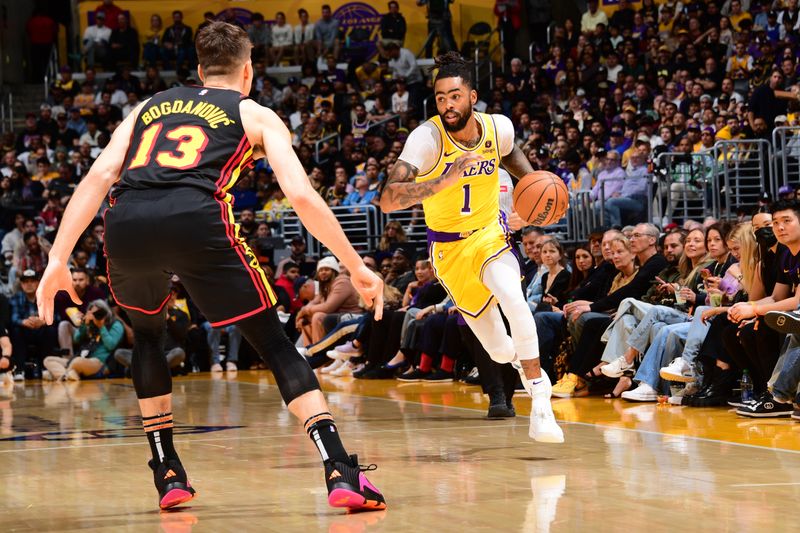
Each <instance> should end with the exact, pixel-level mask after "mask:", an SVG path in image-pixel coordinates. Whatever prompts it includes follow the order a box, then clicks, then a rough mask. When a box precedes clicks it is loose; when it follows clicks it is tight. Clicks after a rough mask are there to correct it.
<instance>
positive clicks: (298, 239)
mask: <svg viewBox="0 0 800 533" xmlns="http://www.w3.org/2000/svg"><path fill="white" fill-rule="evenodd" d="M289 242H290V243H291V244H301V243H302V244H305V242H306V240H305V239H304V238H302V237H301V236H300V235H295V236H294V237H292V240H291V241H289Z"/></svg>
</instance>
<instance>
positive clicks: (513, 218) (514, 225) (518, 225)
mask: <svg viewBox="0 0 800 533" xmlns="http://www.w3.org/2000/svg"><path fill="white" fill-rule="evenodd" d="M527 225H528V223H527V222H525V221H524V220H522V217H521V216H519V215H518V214H517V212H516V211H512V212H511V214H510V215H508V227H509V228H511V231H519V230H521V229H522V228H524V227H525V226H527Z"/></svg>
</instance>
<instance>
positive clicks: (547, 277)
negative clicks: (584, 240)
mask: <svg viewBox="0 0 800 533" xmlns="http://www.w3.org/2000/svg"><path fill="white" fill-rule="evenodd" d="M541 246H542V249H541V258H542V264H543V265H544V266H545V267H547V271H546V272H545V273H544V274H542V301H541V303H540V304H539V305H540V306H544V307H545V308H546V310H548V311H549V310H551V309H552V307H553V306H557V307H560V306H563V305H564V304H565V303H566V296H567V289H568V288H569V283H570V279H571V276H570V273H569V271H568V270H567V268H566V267H567V256H566V254H565V252H564V248H563V247H562V246H561V243H560V242H558V240H557V239H555V238H552V237H550V238H547V239H546V240H544V241H543V242H542V245H541ZM584 252H585V251H584ZM589 257H590V258H591V255H590V256H589Z"/></svg>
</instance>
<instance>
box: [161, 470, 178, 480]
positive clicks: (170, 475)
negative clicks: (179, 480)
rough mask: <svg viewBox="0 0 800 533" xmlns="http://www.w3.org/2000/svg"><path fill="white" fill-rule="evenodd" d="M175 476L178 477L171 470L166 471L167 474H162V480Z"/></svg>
mask: <svg viewBox="0 0 800 533" xmlns="http://www.w3.org/2000/svg"><path fill="white" fill-rule="evenodd" d="M177 475H178V474H176V473H175V472H174V471H173V470H172V469H171V468H170V469H169V470H167V473H166V474H164V479H169V478H171V477H175V476H177Z"/></svg>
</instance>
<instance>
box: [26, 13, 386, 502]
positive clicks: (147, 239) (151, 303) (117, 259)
mask: <svg viewBox="0 0 800 533" xmlns="http://www.w3.org/2000/svg"><path fill="white" fill-rule="evenodd" d="M196 47H197V55H198V60H199V67H198V74H199V75H200V79H201V80H203V83H204V86H203V87H177V88H174V89H169V90H167V91H164V92H161V93H159V94H157V95H155V96H153V97H152V98H151V99H149V100H148V101H146V102H143V103H142V104H140V105H139V106H137V107H136V109H135V110H134V111H133V112H132V113H131V114H130V115H129V116H128V117H127V118H126V119H125V120H124V121H123V122H122V124H121V125H120V126H119V127H118V128H117V129H116V131H115V132H114V135H113V136H112V138H111V142H110V143H109V144H108V146H107V147H106V149H105V150H104V151H103V152H102V154H101V155H100V156H99V157H98V158H97V161H95V163H94V165H92V168H91V170H90V171H89V173H88V175H87V176H86V178H84V180H83V181H82V182H81V183H80V186H79V187H78V189H77V190H76V192H75V194H74V195H73V197H72V200H71V201H70V203H69V205H68V206H67V210H66V213H65V214H64V219H63V221H62V224H61V229H60V231H59V233H58V237H57V238H56V241H55V243H54V244H53V248H52V250H51V251H50V262H49V264H48V266H47V269H46V271H45V273H44V276H43V278H42V281H41V284H40V285H39V290H38V292H37V298H38V305H39V316H40V317H41V318H43V319H44V320H46V321H47V323H48V324H50V323H52V321H53V297H54V296H55V294H56V293H57V292H58V291H59V290H65V291H67V292H68V293H69V295H70V297H71V298H72V300H74V301H75V302H79V301H80V299H79V298H78V295H77V294H75V292H74V290H73V289H72V283H71V276H70V272H69V270H68V268H67V259H68V258H69V255H70V252H71V251H72V249H73V248H74V246H75V243H76V241H77V239H78V237H79V236H80V234H81V233H82V232H83V231H84V229H85V228H86V226H87V225H88V224H89V222H90V221H91V220H92V219H93V218H94V216H95V213H97V210H98V209H99V208H100V204H101V202H102V201H103V199H104V198H105V197H106V195H107V194H108V192H109V190H110V189H111V187H112V186H113V185H115V184H116V187H115V189H114V192H113V194H112V202H111V205H112V207H111V208H109V209H108V210H107V211H106V212H105V213H104V219H105V245H106V253H107V255H108V274H109V285H110V287H111V290H112V294H113V297H114V299H115V300H116V301H117V303H118V304H119V305H120V306H122V307H124V308H125V309H126V310H127V312H128V315H129V316H130V318H131V322H132V323H133V330H134V340H135V342H134V351H133V361H132V364H131V374H132V376H133V384H134V387H135V389H136V394H137V397H138V399H139V406H140V408H141V411H142V419H143V423H144V429H145V433H146V435H147V439H148V441H149V444H150V448H151V452H152V455H153V459H152V460H151V461H150V463H149V464H150V467H151V468H152V470H153V473H154V479H155V484H156V488H157V489H158V493H159V505H160V507H161V508H162V509H166V508H170V507H174V506H176V505H179V504H181V503H184V502H186V501H188V500H190V499H191V498H192V497H193V495H194V489H193V488H192V487H191V485H190V484H189V481H188V478H187V475H186V472H185V471H184V468H183V466H182V465H181V462H180V459H179V458H178V454H177V452H176V451H175V448H174V446H173V443H172V428H173V423H172V381H171V378H170V371H169V368H168V367H167V363H166V360H165V359H164V349H163V344H164V334H165V324H166V317H165V310H164V306H165V304H166V302H167V300H168V299H169V288H170V273H175V274H177V275H178V276H179V277H180V279H181V282H182V283H183V285H184V286H185V287H186V289H187V290H188V291H189V294H190V295H191V297H192V298H193V299H194V300H195V302H196V303H197V305H198V306H199V307H200V309H201V311H202V312H203V314H204V315H205V316H206V317H208V319H209V321H210V322H211V323H212V325H214V326H224V325H227V324H232V323H235V324H236V325H237V326H239V328H240V329H241V330H242V333H243V334H244V336H245V337H246V338H247V340H248V341H250V343H251V344H252V345H253V346H254V347H255V348H256V349H257V350H258V352H259V354H260V355H261V357H263V358H264V359H265V360H266V361H267V362H268V363H269V366H270V368H271V369H272V371H273V372H274V374H275V378H276V380H277V383H278V387H279V388H280V392H281V396H282V397H283V399H284V401H285V402H286V404H287V405H288V407H289V411H291V412H292V414H294V415H295V416H297V417H298V418H299V419H300V420H304V421H305V429H306V431H307V432H308V434H309V436H310V437H311V439H312V440H313V442H314V444H315V445H316V446H317V448H318V450H319V453H320V455H321V456H322V460H323V465H324V469H325V479H326V483H327V486H328V502H329V503H330V505H332V506H334V507H345V508H348V509H350V510H353V509H383V508H385V507H386V503H385V500H384V498H383V495H382V494H381V493H380V491H379V490H378V489H377V488H375V487H374V486H373V485H372V484H371V483H370V482H369V481H368V480H367V478H366V477H365V476H364V473H363V472H364V471H365V470H366V468H364V467H359V465H358V460H357V458H356V456H355V455H348V454H347V452H346V451H345V449H344V446H343V445H342V442H341V440H340V439H339V434H338V432H337V430H336V425H335V424H334V421H333V416H332V415H331V414H330V413H329V412H328V405H327V403H326V401H325V398H324V397H323V395H322V392H321V391H320V389H319V383H318V382H317V379H316V377H315V375H314V373H313V371H312V370H311V368H310V367H309V366H308V363H307V362H306V360H305V358H304V357H302V356H301V355H300V354H299V353H298V352H297V350H295V348H294V346H293V345H292V343H291V342H290V341H289V339H288V338H287V337H286V335H285V334H284V333H283V328H282V325H281V323H280V321H279V320H278V317H277V313H276V311H275V309H274V308H273V305H274V304H275V301H276V298H275V293H274V292H273V290H272V288H271V287H270V285H269V283H268V282H267V279H266V276H265V274H264V272H263V270H262V269H261V267H260V265H259V263H258V260H257V259H256V257H255V255H254V254H253V252H252V251H251V250H250V248H249V247H248V246H247V245H246V244H245V241H244V239H242V238H241V236H240V235H239V228H238V225H237V224H236V223H235V222H234V218H233V208H232V198H231V195H230V194H229V193H228V191H229V190H230V189H231V187H233V186H234V184H235V183H236V180H237V179H238V178H239V176H240V173H241V172H242V171H243V169H245V168H246V167H248V166H249V165H250V164H252V162H253V161H254V160H256V159H260V158H262V157H267V159H268V160H269V163H270V165H271V166H272V168H273V170H274V171H275V175H276V176H277V177H278V182H279V183H280V185H281V188H282V189H283V190H284V191H285V193H286V196H287V198H288V199H289V201H290V202H291V203H292V206H293V207H294V209H295V210H296V211H297V213H298V215H299V216H300V219H301V220H302V221H303V224H304V225H305V227H306V228H307V229H308V230H309V231H310V232H311V233H312V234H313V235H315V236H316V237H317V238H318V239H319V240H320V241H322V242H323V243H324V244H325V245H326V246H327V247H328V248H329V249H330V250H331V251H332V252H333V253H334V254H336V256H337V257H338V258H339V259H340V260H341V262H342V263H343V264H344V265H345V266H346V267H347V269H348V270H349V271H350V275H351V280H352V282H353V285H354V286H355V288H356V290H357V291H358V292H359V294H360V295H361V296H362V298H363V299H364V301H365V302H366V303H367V304H368V305H372V304H373V303H374V305H375V310H376V318H378V319H379V318H380V313H381V310H382V309H383V302H382V285H383V284H382V282H381V280H380V278H378V277H377V276H376V275H375V274H373V273H372V272H371V271H370V270H369V269H368V268H367V267H366V266H365V265H364V263H363V261H362V260H361V258H360V257H359V255H358V254H357V253H356V251H355V250H354V249H353V248H352V246H351V245H350V243H349V242H348V241H347V238H346V237H345V235H344V233H343V232H342V229H341V226H339V224H338V222H337V220H336V218H335V217H334V216H333V214H332V213H331V211H330V209H328V207H327V206H326V205H325V202H324V201H323V200H322V198H321V197H320V196H319V195H318V194H317V193H316V192H315V191H314V189H313V188H312V187H311V184H310V182H309V181H308V178H307V177H306V173H305V171H304V170H303V167H302V166H301V164H300V162H299V161H298V159H297V158H296V157H295V155H294V151H293V149H292V144H291V137H290V134H289V131H288V130H287V129H286V127H285V126H284V124H283V122H282V121H281V119H280V118H278V116H277V115H275V113H273V112H272V111H270V110H269V109H267V108H264V107H261V106H260V105H258V104H256V103H255V102H253V101H252V100H250V99H248V98H246V97H245V96H243V95H246V94H249V93H250V88H251V84H252V81H253V67H252V64H251V62H250V49H251V44H250V41H249V40H248V37H247V34H246V33H245V32H244V31H243V30H242V29H241V28H238V27H236V26H233V25H230V24H226V23H223V22H213V23H211V24H209V25H208V26H206V27H205V28H204V29H203V30H202V31H201V32H200V33H199V34H198V36H197V41H196Z"/></svg>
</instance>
